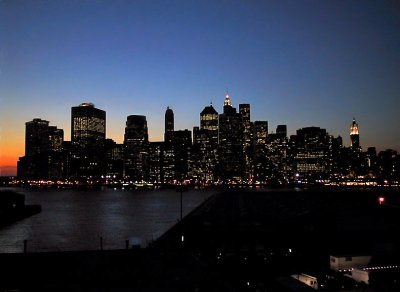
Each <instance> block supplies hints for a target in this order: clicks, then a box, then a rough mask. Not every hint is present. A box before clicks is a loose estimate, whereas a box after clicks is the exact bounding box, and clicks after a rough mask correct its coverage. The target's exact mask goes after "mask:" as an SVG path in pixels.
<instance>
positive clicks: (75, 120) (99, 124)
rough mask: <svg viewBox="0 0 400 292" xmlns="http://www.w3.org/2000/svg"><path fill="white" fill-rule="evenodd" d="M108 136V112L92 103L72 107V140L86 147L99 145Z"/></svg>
mask: <svg viewBox="0 0 400 292" xmlns="http://www.w3.org/2000/svg"><path fill="white" fill-rule="evenodd" d="M105 138H106V112H105V111H103V110H101V109H98V108H96V107H95V106H94V104H92V103H81V104H80V105H79V106H74V107H72V108H71V141H72V143H74V144H79V146H80V147H82V148H86V147H90V146H97V145H98V143H99V142H102V141H103V140H104V139H105Z"/></svg>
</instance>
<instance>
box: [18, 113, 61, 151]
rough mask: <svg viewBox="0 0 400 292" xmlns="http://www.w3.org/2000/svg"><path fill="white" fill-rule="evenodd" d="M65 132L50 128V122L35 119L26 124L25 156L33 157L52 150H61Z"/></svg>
mask: <svg viewBox="0 0 400 292" xmlns="http://www.w3.org/2000/svg"><path fill="white" fill-rule="evenodd" d="M63 140H64V131H63V130H61V129H57V127H54V126H49V122H48V121H45V120H42V119H33V120H32V121H30V122H26V123H25V155H26V156H33V155H36V154H40V153H44V152H46V151H50V150H60V149H61V144H62V142H63Z"/></svg>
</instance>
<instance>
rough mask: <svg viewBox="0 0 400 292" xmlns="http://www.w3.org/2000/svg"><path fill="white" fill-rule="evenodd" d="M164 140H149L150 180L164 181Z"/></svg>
mask: <svg viewBox="0 0 400 292" xmlns="http://www.w3.org/2000/svg"><path fill="white" fill-rule="evenodd" d="M164 145H165V143H164V142H149V181H150V182H154V183H161V182H163V181H164V171H163V162H164Z"/></svg>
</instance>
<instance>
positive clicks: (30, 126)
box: [17, 119, 64, 179]
mask: <svg viewBox="0 0 400 292" xmlns="http://www.w3.org/2000/svg"><path fill="white" fill-rule="evenodd" d="M63 141H64V131H63V130H62V129H58V128H57V127H55V126H49V122H48V121H46V120H42V119H33V120H32V121H29V122H26V123H25V156H24V157H20V158H19V161H18V163H17V175H18V177H20V178H26V179H29V178H31V179H50V178H61V177H62V176H63V159H62V153H61V152H62V143H63Z"/></svg>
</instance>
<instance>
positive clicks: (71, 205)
mask: <svg viewBox="0 0 400 292" xmlns="http://www.w3.org/2000/svg"><path fill="white" fill-rule="evenodd" d="M8 189H12V190H15V191H17V192H18V193H21V194H23V195H25V204H26V205H33V204H39V205H41V206H42V212H41V213H39V214H36V215H33V216H31V217H28V218H26V219H23V220H21V221H18V222H16V223H13V224H11V225H8V226H6V227H3V228H1V229H0V253H19V252H23V250H24V240H27V250H28V252H46V251H71V250H96V249H99V248H100V241H102V247H103V249H123V248H125V246H126V240H129V245H133V244H135V245H141V246H142V247H144V246H146V245H147V244H148V243H149V242H151V241H152V240H155V239H157V238H158V237H159V236H161V235H162V234H163V233H164V232H166V231H167V230H168V229H169V228H171V227H172V226H173V225H174V224H175V223H176V222H177V221H178V220H179V218H180V193H179V192H176V191H175V190H114V189H107V188H104V189H102V190H76V189H72V190H71V189H37V190H33V189H22V188H8ZM214 193H216V191H215V190H195V189H192V190H189V191H188V192H184V193H183V196H182V202H183V204H182V205H183V208H182V209H183V216H185V215H186V214H188V213H189V212H190V211H192V210H193V209H194V208H196V207H197V206H199V205H200V204H201V203H202V202H204V201H205V200H206V199H207V198H208V197H209V196H210V195H212V194H214ZM100 238H102V239H100Z"/></svg>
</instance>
